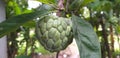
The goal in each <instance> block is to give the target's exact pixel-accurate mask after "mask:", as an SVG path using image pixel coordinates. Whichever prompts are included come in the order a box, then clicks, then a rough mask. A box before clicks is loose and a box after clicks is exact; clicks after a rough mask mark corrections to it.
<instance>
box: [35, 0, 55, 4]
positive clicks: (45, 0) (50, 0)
mask: <svg viewBox="0 0 120 58" xmlns="http://www.w3.org/2000/svg"><path fill="white" fill-rule="evenodd" d="M37 1H39V2H42V3H45V4H56V2H57V0H37Z"/></svg>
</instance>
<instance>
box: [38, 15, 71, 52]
mask: <svg viewBox="0 0 120 58" xmlns="http://www.w3.org/2000/svg"><path fill="white" fill-rule="evenodd" d="M71 26H72V24H71V21H70V19H68V18H63V17H57V16H54V15H48V16H45V17H44V18H42V19H41V20H40V21H38V22H37V25H36V35H37V38H38V40H39V42H40V43H41V44H42V45H43V47H44V48H45V49H47V50H49V51H50V52H58V51H60V50H63V49H65V48H66V47H67V46H68V45H69V44H70V43H71V42H72V39H73V38H72V29H71Z"/></svg>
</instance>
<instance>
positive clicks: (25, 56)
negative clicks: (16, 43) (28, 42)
mask: <svg viewBox="0 0 120 58" xmlns="http://www.w3.org/2000/svg"><path fill="white" fill-rule="evenodd" d="M15 58H31V57H30V56H27V55H20V56H16V57H15Z"/></svg>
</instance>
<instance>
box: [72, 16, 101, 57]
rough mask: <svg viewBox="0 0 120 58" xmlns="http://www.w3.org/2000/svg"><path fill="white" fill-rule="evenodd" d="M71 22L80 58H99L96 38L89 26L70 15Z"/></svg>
mask: <svg viewBox="0 0 120 58" xmlns="http://www.w3.org/2000/svg"><path fill="white" fill-rule="evenodd" d="M72 22H73V32H74V37H75V39H76V42H77V45H78V48H79V52H80V58H101V51H100V44H99V41H98V37H97V35H96V33H95V32H94V30H93V28H92V26H91V24H89V23H88V22H86V21H85V20H82V19H81V18H80V17H78V16H75V15H72Z"/></svg>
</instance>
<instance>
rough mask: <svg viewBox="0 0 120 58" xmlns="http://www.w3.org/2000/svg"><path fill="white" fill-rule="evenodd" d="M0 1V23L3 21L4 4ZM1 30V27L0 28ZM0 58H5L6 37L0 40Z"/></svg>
mask: <svg viewBox="0 0 120 58" xmlns="http://www.w3.org/2000/svg"><path fill="white" fill-rule="evenodd" d="M3 1H4V0H0V22H2V21H4V20H5V3H4V2H3ZM0 29H2V27H0ZM0 58H7V37H6V36H4V37H2V38H0Z"/></svg>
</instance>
